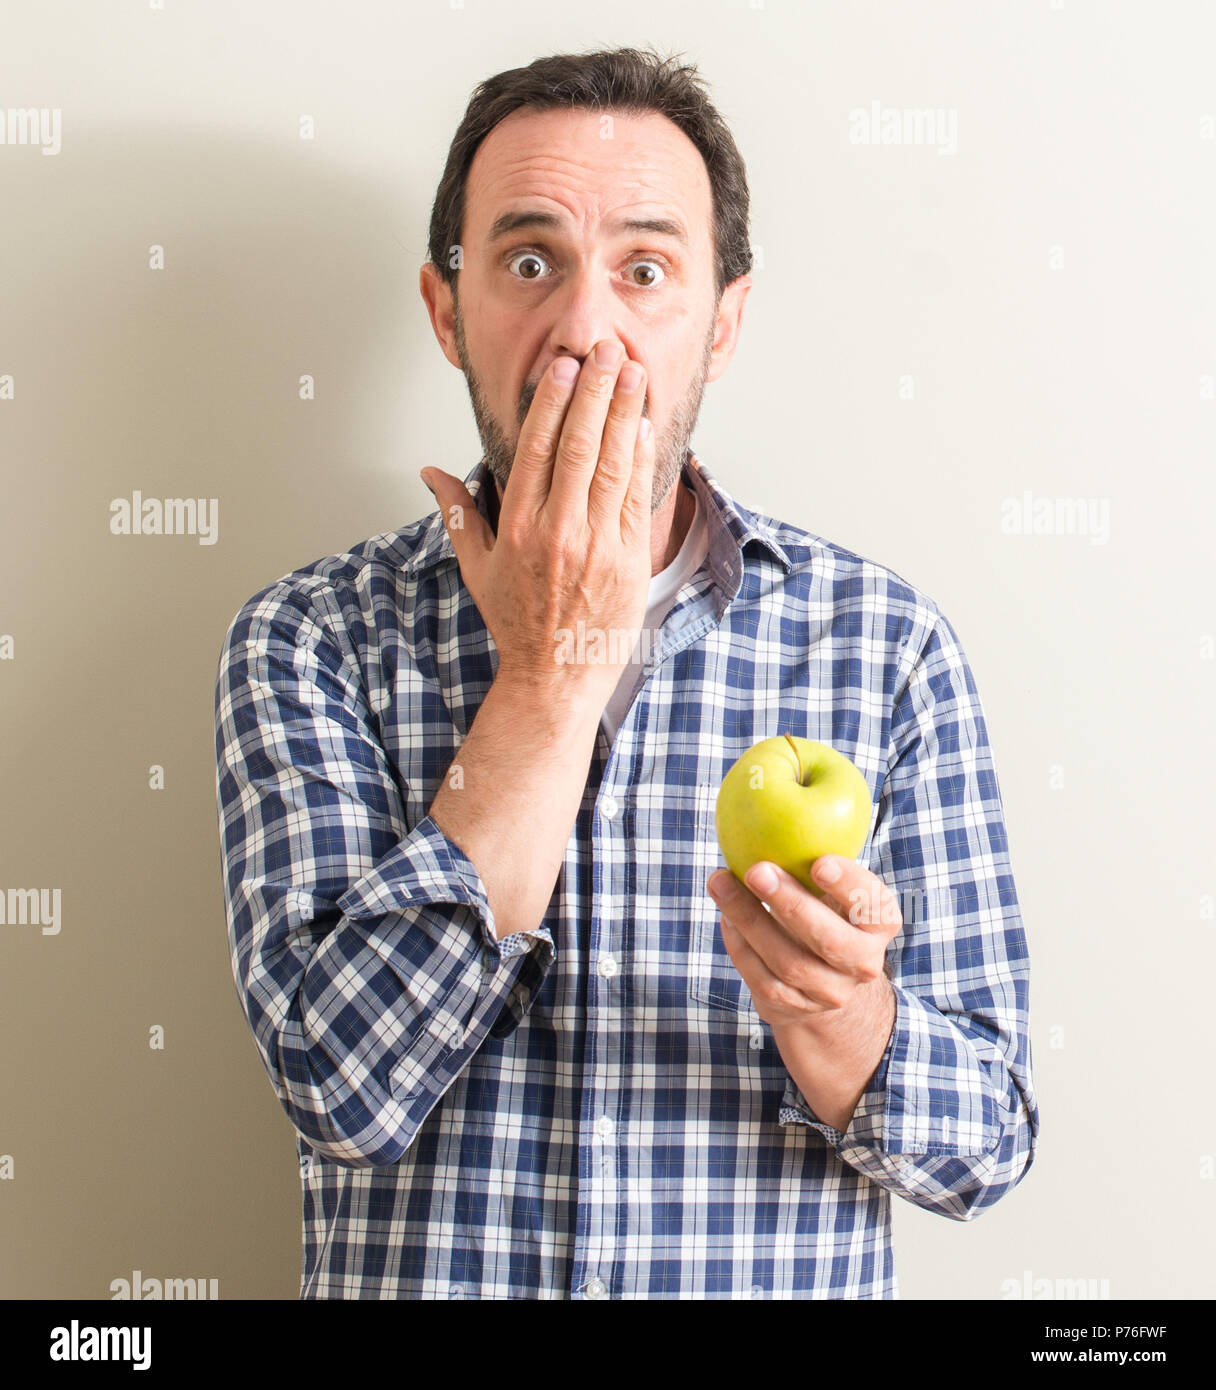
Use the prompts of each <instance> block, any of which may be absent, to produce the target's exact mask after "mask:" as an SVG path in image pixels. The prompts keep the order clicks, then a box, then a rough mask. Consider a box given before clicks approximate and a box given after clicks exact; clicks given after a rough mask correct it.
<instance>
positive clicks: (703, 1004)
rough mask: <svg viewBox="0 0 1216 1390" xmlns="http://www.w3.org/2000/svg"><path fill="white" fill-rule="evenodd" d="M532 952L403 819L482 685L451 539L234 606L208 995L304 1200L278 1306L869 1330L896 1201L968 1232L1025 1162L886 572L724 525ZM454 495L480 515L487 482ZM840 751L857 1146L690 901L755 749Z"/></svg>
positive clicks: (966, 802)
mask: <svg viewBox="0 0 1216 1390" xmlns="http://www.w3.org/2000/svg"><path fill="white" fill-rule="evenodd" d="M684 479H685V482H686V484H687V485H688V486H690V487H694V488H696V489H697V490H698V492H699V494H700V497H701V499H702V502H703V504H704V505H705V507H706V508H707V512H708V525H709V553H708V556H707V558H706V561H705V564H704V565H703V566H702V567H701V569H700V570H699V571H698V572H697V573H696V574H695V575H694V576H693V578H692V579H691V580H690V581H689V582H688V583H687V584H685V586H684V587H683V588H682V589H681V590H680V592H679V594H678V595H677V596H676V600H675V602H674V605H673V607H672V608H671V610H670V612H669V613H668V615H667V617H666V619H665V621H664V624H663V626H662V629H661V634H662V635H661V645H659V646H658V648H657V650H655V651H654V652H653V653H652V655H653V661H652V662H651V664H650V665H649V666H647V667H644V668H640V676H639V679H640V685H639V687H638V689H637V691H636V694H635V698H634V699H633V702H632V704H631V706H630V707H629V710H628V713H627V715H626V716H625V718H624V721H623V723H622V725H621V727H620V729H619V731H618V733H617V736H616V738H615V741H613V742H612V743H611V745H610V744H609V742H608V739H607V737H606V735H605V734H604V732H603V729H602V728H601V730H600V732H599V735H598V738H597V742H596V749H595V753H594V755H593V758H592V761H591V764H590V767H589V771H588V776H587V783H586V789H585V792H584V795H583V799H582V803H581V806H580V808H579V812H578V819H577V823H576V825H575V827H574V829H573V832H572V834H571V838H570V841H569V846H568V848H567V851H566V858H565V862H564V864H563V866H562V869H561V873H560V876H559V878H558V881H557V884H556V886H555V889H554V892H553V896H552V898H551V899H550V905H549V909H548V912H547V914H546V916H545V918H544V920H543V921H542V922H541V923H540V924H539V925H538V926H537V927H536V928H535V929H534V930H531V931H521V932H516V933H514V934H512V935H509V936H507V937H505V938H504V939H503V940H502V941H498V940H496V937H495V931H494V919H493V914H492V912H491V910H490V905H489V901H488V898H487V896H486V890H485V886H484V884H483V882H482V880H481V877H480V875H479V874H478V871H477V868H476V867H475V866H474V865H473V863H472V862H471V861H470V860H469V859H468V858H467V856H466V855H465V854H464V853H462V851H461V850H460V849H459V847H458V846H457V845H456V844H454V843H453V842H452V841H451V840H449V839H448V838H447V837H446V836H445V835H444V833H443V831H441V830H440V829H439V828H438V826H437V825H436V824H435V822H434V821H432V820H431V818H430V816H429V815H428V813H427V812H428V808H429V807H430V805H431V802H432V800H433V799H434V797H435V795H436V793H437V791H438V790H439V787H440V784H441V779H442V778H443V777H444V775H445V773H446V772H447V770H448V768H449V766H450V764H451V763H452V762H453V760H454V759H455V758H456V755H457V754H458V752H459V751H460V745H461V742H462V740H463V739H464V738H465V736H466V734H467V733H468V730H469V726H470V725H471V724H472V722H473V719H474V716H475V715H476V714H477V711H478V708H479V707H480V704H481V701H482V699H483V698H484V696H485V694H486V692H487V690H488V689H489V687H490V684H491V682H492V681H493V679H494V676H495V673H496V671H497V658H498V654H497V649H496V648H495V646H494V643H493V640H492V638H491V637H490V635H489V633H488V631H487V629H486V627H485V625H484V623H483V621H482V619H481V615H480V613H479V612H478V610H477V607H476V605H475V604H474V602H473V599H472V597H471V595H470V594H469V592H468V590H467V589H466V588H465V587H464V585H463V583H462V581H461V577H460V571H459V567H458V565H457V562H456V558H455V555H454V552H453V550H452V546H451V542H450V540H449V539H448V536H447V533H446V531H445V529H444V526H443V524H442V520H441V518H440V515H439V512H438V511H434V512H432V513H431V514H430V515H429V516H427V517H425V518H423V519H422V520H421V521H417V522H414V523H413V524H412V525H409V526H406V527H405V528H404V529H403V530H400V531H396V532H392V533H390V534H385V535H379V536H375V537H372V538H371V539H370V540H367V541H364V542H363V543H362V544H360V545H359V546H358V547H357V548H355V549H354V550H352V551H350V552H349V553H347V554H344V555H339V556H332V557H329V558H326V559H323V560H319V561H317V562H316V563H315V564H312V565H309V566H308V567H307V568H304V569H299V570H296V571H294V572H293V573H291V574H288V575H286V576H284V577H283V578H282V579H280V580H278V581H277V582H275V583H273V584H271V585H269V586H268V587H266V588H264V589H262V590H261V591H260V592H259V593H257V594H255V595H254V596H253V597H252V598H251V599H249V601H248V602H247V603H246V604H244V606H243V607H242V608H241V609H240V611H239V612H238V613H237V615H236V617H235V618H234V619H233V621H232V623H231V625H230V626H229V629H228V631H227V633H226V635H225V639H224V644H223V651H222V655H221V659H220V664H219V672H218V680H217V686H216V757H217V791H218V805H219V822H220V837H221V848H222V859H223V872H224V887H225V893H226V900H227V915H228V931H229V945H230V949H231V959H232V970H233V976H234V978H235V981H236V986H237V990H238V994H239V997H240V1001H241V1005H242V1008H243V1009H244V1012H245V1015H246V1018H247V1019H248V1023H249V1027H250V1028H251V1030H252V1032H253V1036H254V1039H255V1041H256V1043H257V1047H258V1051H259V1053H260V1055H261V1058H262V1062H263V1065H264V1066H265V1068H266V1071H267V1073H268V1074H269V1076H270V1080H271V1083H272V1085H273V1086H274V1090H275V1093H276V1095H277V1096H278V1098H279V1101H280V1103H281V1104H282V1106H283V1109H284V1110H285V1111H286V1113H287V1115H288V1116H289V1117H290V1119H291V1122H292V1125H293V1126H294V1127H295V1130H296V1134H297V1143H298V1149H299V1159H300V1169H301V1175H302V1179H303V1235H304V1251H303V1270H302V1276H301V1297H303V1298H369V1299H375V1298H379V1299H384V1298H462V1297H463V1298H516V1299H531V1298H592V1299H604V1298H650V1299H664V1298H694V1299H700V1298H714V1299H718V1298H894V1297H897V1296H898V1287H897V1283H896V1276H895V1270H894V1264H893V1258H892V1250H891V1218H890V1208H891V1194H892V1193H894V1194H895V1195H896V1196H899V1197H902V1198H904V1199H905V1200H907V1201H909V1202H913V1203H915V1204H916V1205H917V1206H920V1207H924V1208H926V1209H928V1210H930V1211H936V1212H939V1213H941V1215H943V1216H947V1217H951V1218H953V1219H955V1220H957V1221H968V1220H970V1219H971V1218H973V1217H974V1216H976V1215H978V1213H980V1212H981V1211H983V1210H984V1209H985V1208H987V1207H989V1206H991V1205H992V1204H993V1203H994V1202H996V1201H997V1200H998V1199H999V1198H1000V1197H1001V1196H1002V1195H1003V1194H1004V1193H1006V1192H1008V1191H1009V1190H1010V1189H1011V1188H1012V1187H1014V1186H1015V1185H1016V1184H1017V1183H1018V1181H1019V1180H1020V1179H1021V1178H1022V1176H1023V1175H1024V1174H1025V1173H1026V1171H1027V1169H1028V1168H1029V1166H1030V1164H1031V1162H1032V1161H1033V1158H1034V1151H1035V1143H1036V1139H1037V1135H1038V1125H1039V1119H1038V1106H1037V1102H1036V1099H1035V1095H1034V1089H1033V1082H1032V1077H1031V1054H1030V1037H1029V1027H1028V958H1027V949H1026V938H1025V935H1024V932H1023V928H1022V922H1021V916H1020V911H1019V907H1018V901H1017V896H1016V891H1015V887H1014V881H1013V874H1012V870H1011V867H1010V859H1009V851H1008V845H1007V842H1006V835H1005V826H1004V822H1003V815H1002V805H1001V798H1000V791H999V787H998V783H997V776H996V769H995V767H994V764H993V758H992V752H991V749H990V746H989V741H988V733H987V729H986V725H985V720H984V715H983V712H982V709H981V705H980V700H979V695H978V692H977V690H976V686H975V682H974V680H973V678H972V675H971V671H970V668H969V667H968V664H967V660H966V657H965V656H964V654H963V651H962V648H961V646H960V644H959V640H958V637H957V635H956V634H955V632H954V630H953V628H952V627H951V625H950V623H949V622H948V621H947V620H946V618H945V617H944V616H943V615H942V613H941V612H940V611H939V610H938V608H937V606H936V605H935V604H934V602H933V601H932V600H931V599H929V598H927V597H926V596H925V595H924V594H922V593H920V592H919V591H917V590H916V589H915V588H913V587H912V586H911V585H910V584H908V583H906V582H905V581H904V580H903V579H901V578H900V577H899V576H898V575H896V574H894V573H892V572H891V571H890V570H887V569H884V568H883V567H882V566H880V565H877V564H875V563H873V562H872V561H870V560H867V559H865V558H863V557H861V556H858V555H856V554H853V553H852V552H850V551H848V550H844V549H842V548H841V547H840V546H837V545H833V544H832V543H831V542H829V541H826V540H824V539H822V538H821V537H819V536H816V535H813V534H810V533H808V532H806V531H803V530H800V529H799V528H797V527H795V526H791V525H787V524H785V523H783V522H779V521H776V520H774V519H772V518H770V517H768V516H765V515H762V514H759V513H755V512H750V511H748V510H746V509H745V508H744V507H742V506H740V505H739V504H738V503H737V502H735V501H734V500H733V499H732V498H731V497H730V496H729V495H728V494H727V493H726V492H725V491H724V490H723V488H722V486H721V484H720V483H718V482H717V481H716V480H715V479H714V478H713V477H711V476H710V474H709V473H708V472H707V471H706V469H705V466H704V463H703V462H702V461H701V460H700V459H699V458H698V457H697V456H696V455H695V454H690V456H689V461H688V464H687V466H686V468H685V471H684ZM465 481H466V486H468V488H469V490H470V492H471V493H473V495H474V497H475V498H476V500H477V505H478V508H479V510H480V511H481V512H482V514H483V515H485V514H486V488H487V487H490V488H492V487H493V483H492V481H491V480H490V475H489V472H488V469H487V468H486V465H485V462H484V460H483V461H481V462H479V463H478V465H477V466H476V468H474V469H473V471H472V472H471V473H470V474H469V475H468V477H467V478H466V480H465ZM787 732H788V733H793V734H795V735H799V736H802V737H806V738H810V739H816V740H818V741H820V742H823V743H828V744H830V745H831V746H832V747H833V748H836V749H838V750H839V751H840V752H842V753H844V754H846V755H847V756H848V757H849V758H851V759H852V761H853V762H854V763H855V764H856V765H857V767H858V768H859V769H860V770H861V772H862V773H863V774H864V776H865V778H866V781H867V783H868V784H869V787H870V791H871V795H872V797H873V799H874V803H875V816H874V820H873V824H872V826H871V831H870V835H869V838H868V839H867V841H866V843H865V846H864V848H863V850H862V852H861V854H860V855H859V858H860V860H861V862H862V863H864V864H866V865H868V867H869V868H870V869H871V870H872V871H873V872H874V873H875V874H877V875H878V877H879V878H881V879H882V880H883V881H884V882H885V883H887V884H888V885H889V886H890V887H891V888H892V889H893V890H894V891H895V892H896V894H897V897H898V900H899V904H900V908H901V910H902V913H903V919H904V925H903V928H902V930H901V931H900V932H899V934H898V935H897V936H896V937H895V939H894V941H893V942H892V943H891V945H890V947H889V948H888V957H887V962H888V970H889V972H890V973H891V976H892V985H893V988H894V991H895V997H896V1016H895V1024H894V1028H893V1030H892V1033H891V1038H890V1042H889V1044H888V1046H887V1048H886V1052H885V1054H884V1056H883V1058H882V1061H881V1063H880V1064H879V1066H878V1069H877V1070H876V1071H875V1073H874V1075H873V1078H872V1079H871V1081H870V1083H869V1085H868V1088H867V1089H866V1091H865V1093H864V1094H863V1095H862V1097H861V1100H860V1102H859V1104H858V1106H857V1109H856V1113H855V1114H854V1116H853V1118H852V1120H851V1122H850V1124H849V1127H848V1129H847V1130H846V1131H845V1132H844V1133H841V1132H840V1131H839V1130H836V1129H834V1128H833V1127H832V1126H831V1125H828V1124H825V1123H823V1122H822V1121H821V1120H820V1119H819V1118H818V1117H817V1116H816V1115H815V1113H814V1111H813V1109H812V1108H811V1106H810V1105H809V1104H808V1102H807V1100H806V1098H805V1096H803V1095H802V1093H801V1092H800V1090H799V1089H798V1088H797V1087H796V1086H795V1084H794V1082H793V1080H792V1078H791V1077H790V1075H789V1073H788V1071H787V1070H786V1067H785V1065H784V1063H783V1061H782V1058H781V1056H780V1054H779V1053H778V1051H777V1048H776V1046H775V1044H774V1041H773V1037H772V1032H771V1030H770V1028H769V1027H768V1026H767V1025H766V1024H765V1023H763V1022H762V1021H761V1019H760V1017H759V1016H758V1014H757V1012H756V1009H755V1006H754V1004H753V1001H752V998H751V995H750V993H749V991H748V988H747V986H746V984H744V982H743V980H742V978H741V977H740V975H739V974H738V972H737V971H736V969H735V967H734V964H733V963H732V961H731V959H730V957H729V955H728V954H727V952H726V948H725V945H724V944H723V941H722V937H721V933H720V930H719V925H718V917H719V913H718V909H717V907H716V906H715V904H714V902H713V900H712V899H711V898H710V897H709V896H708V894H707V892H706V890H705V882H706V879H707V878H708V877H709V876H710V874H711V873H712V872H713V870H714V869H715V868H716V867H718V866H719V865H720V864H721V862H722V861H721V858H720V855H719V850H718V845H717V839H716V836H715V832H714V801H715V796H716V793H717V789H718V786H719V785H720V783H721V780H722V778H723V776H724V775H725V773H726V771H727V769H728V768H729V767H730V766H731V764H732V763H733V762H734V761H735V760H736V759H737V758H738V757H739V756H740V755H741V754H742V753H744V752H745V751H746V750H747V749H748V748H750V747H751V746H752V744H754V743H756V742H758V741H759V740H760V739H762V738H768V737H772V736H773V735H776V734H784V733H787Z"/></svg>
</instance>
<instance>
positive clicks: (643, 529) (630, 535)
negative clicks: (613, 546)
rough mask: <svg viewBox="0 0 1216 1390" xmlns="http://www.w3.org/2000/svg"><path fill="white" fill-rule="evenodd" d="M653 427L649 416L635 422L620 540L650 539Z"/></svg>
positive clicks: (622, 510)
mask: <svg viewBox="0 0 1216 1390" xmlns="http://www.w3.org/2000/svg"><path fill="white" fill-rule="evenodd" d="M654 453H655V441H654V426H653V425H652V424H651V421H650V416H649V415H643V416H642V418H641V419H640V420H639V421H638V433H637V440H636V442H635V444H634V449H633V473H632V474H631V476H630V478H629V490H628V491H627V492H626V493H625V501H624V503H623V504H622V506H621V540H622V541H625V542H629V541H633V540H637V541H638V543H639V544H640V543H641V542H642V541H645V542H646V543H647V544H649V540H650V506H651V499H652V498H653V496H654Z"/></svg>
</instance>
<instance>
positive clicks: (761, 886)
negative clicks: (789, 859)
mask: <svg viewBox="0 0 1216 1390" xmlns="http://www.w3.org/2000/svg"><path fill="white" fill-rule="evenodd" d="M746 879H747V886H748V887H749V888H750V889H751V890H752V892H753V893H760V894H768V893H775V892H776V891H777V874H776V871H775V870H774V869H773V866H772V865H771V864H753V865H752V866H751V868H750V869H748V871H747V874H746Z"/></svg>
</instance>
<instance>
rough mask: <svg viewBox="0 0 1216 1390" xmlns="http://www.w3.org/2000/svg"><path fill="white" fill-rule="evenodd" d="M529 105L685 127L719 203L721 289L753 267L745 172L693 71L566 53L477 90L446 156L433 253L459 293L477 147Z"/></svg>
mask: <svg viewBox="0 0 1216 1390" xmlns="http://www.w3.org/2000/svg"><path fill="white" fill-rule="evenodd" d="M521 106H526V107H529V108H531V109H532V110H536V111H545V110H551V109H552V108H554V107H585V108H586V109H588V110H604V111H608V110H616V111H656V112H658V113H659V114H660V115H662V116H666V117H667V118H668V120H670V121H671V122H672V123H673V124H675V125H676V126H678V127H679V128H680V129H681V130H682V131H683V132H684V134H685V135H687V136H688V138H689V139H690V140H691V141H692V143H693V144H694V145H695V146H696V147H697V149H698V150H699V151H700V152H701V157H702V158H703V159H704V160H705V168H706V170H707V172H708V174H709V186H710V190H711V193H712V196H713V224H714V225H713V245H714V290H715V295H716V296H719V297H720V296H721V294H722V291H723V290H724V289H725V288H726V286H727V285H729V284H730V283H731V281H732V280H735V279H737V278H738V277H739V276H740V275H746V274H747V273H748V271H749V270H751V268H752V252H751V245H750V243H749V241H748V230H747V215H748V195H747V169H746V166H745V165H744V163H743V158H742V156H741V155H740V154H739V150H738V147H737V146H736V145H735V141H734V137H733V136H732V135H731V133H730V130H729V128H728V127H727V125H726V122H725V121H723V119H722V117H721V116H720V115H719V114H718V112H717V110H716V109H715V108H714V106H713V104H712V103H711V102H710V100H709V96H708V93H707V91H706V89H705V86H704V83H703V81H702V79H701V78H700V76H699V75H698V73H697V70H696V68H695V67H693V66H692V65H691V64H681V63H678V62H677V60H676V58H675V57H669V58H662V57H660V55H659V54H657V53H651V52H647V51H643V50H640V49H636V48H615V49H609V50H604V51H601V52H596V53H578V54H575V53H561V54H553V55H551V56H549V57H547V58H537V59H536V60H535V61H534V62H532V63H529V64H528V66H527V67H526V68H511V69H510V70H509V71H507V72H500V73H498V74H497V76H495V77H490V78H487V79H486V80H485V81H484V82H481V83H479V84H478V86H477V87H476V88H475V89H474V92H473V95H472V97H471V98H470V100H469V105H468V108H467V109H466V111H465V113H464V118H463V120H462V121H461V122H460V126H459V127H458V129H457V131H456V134H455V136H454V138H453V140H452V145H451V148H450V149H449V150H448V159H447V164H446V165H445V166H444V170H443V178H442V179H440V181H439V190H438V192H437V193H436V194H435V202H434V205H433V206H432V208H431V226H430V234H429V237H428V240H427V254H428V256H429V258H430V260H431V262H432V264H433V265H434V266H435V268H436V269H437V270H438V271H439V274H440V276H441V277H442V279H443V280H445V281H446V282H447V283H448V284H449V285H451V286H452V287H453V289H455V285H456V270H455V269H454V268H453V267H452V265H451V264H450V263H449V260H448V257H449V255H450V254H451V251H452V248H453V247H456V246H458V245H460V242H461V228H462V226H463V222H464V198H465V184H466V182H467V180H468V174H469V166H470V165H471V164H472V163H473V156H474V154H476V152H477V147H478V146H479V145H480V144H481V142H482V141H483V140H484V139H485V138H486V136H487V135H488V134H489V133H490V131H491V130H493V129H494V127H495V126H496V125H497V124H498V123H499V121H501V120H502V119H503V118H504V117H506V116H509V115H510V114H511V112H512V111H515V110H516V109H518V108H519V107H521Z"/></svg>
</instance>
